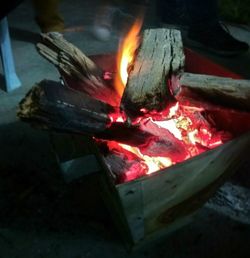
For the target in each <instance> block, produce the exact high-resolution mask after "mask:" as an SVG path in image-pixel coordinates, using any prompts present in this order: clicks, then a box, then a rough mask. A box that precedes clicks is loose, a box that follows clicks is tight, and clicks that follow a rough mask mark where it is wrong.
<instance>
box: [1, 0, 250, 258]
mask: <svg viewBox="0 0 250 258" xmlns="http://www.w3.org/2000/svg"><path fill="white" fill-rule="evenodd" d="M72 2H74V4H72ZM94 6H95V1H80V0H75V1H69V0H66V1H64V2H63V3H62V6H61V9H62V13H63V15H64V17H65V21H66V24H67V26H68V27H72V26H80V27H82V31H78V32H69V33H66V34H65V37H66V38H67V39H68V40H69V41H71V42H72V43H74V44H75V45H77V46H78V47H79V48H81V49H82V50H83V51H84V52H85V53H86V54H100V53H101V54H103V53H110V52H115V51H116V48H117V44H118V40H119V38H118V36H117V35H116V34H113V35H112V37H111V39H110V40H109V41H107V42H102V41H98V40H96V39H94V38H93V37H92V36H91V34H90V25H91V23H92V18H93V12H94ZM151 14H152V15H153V13H151ZM150 18H151V17H150ZM8 21H9V26H10V33H11V43H12V47H13V54H14V58H15V65H16V70H17V74H18V76H19V77H20V80H21V82H22V86H21V87H20V88H19V89H16V90H14V91H13V92H10V93H7V92H5V91H4V90H1V91H0V103H1V105H0V114H1V116H0V146H1V155H0V193H1V195H0V257H1V258H24V257H25V258H43V257H44V258H45V257H46V258H50V257H51V258H57V257H58V258H83V257H114V258H115V257H119V258H120V257H131V258H132V257H138V258H140V257H141V258H142V257H148V258H153V257H155V258H157V257H171V258H175V257H176V258H177V257H178V258H181V257H185V258H187V257H188V258H191V257H204V258H206V257H207V258H217V257H220V258H225V257H227V258H229V257H237V258H246V257H250V246H249V242H250V225H249V221H248V220H247V219H246V221H245V222H244V223H243V222H242V220H241V219H238V220H237V215H236V216H228V214H226V213H223V212H221V210H219V211H216V209H217V208H216V207H219V206H220V205H219V206H214V207H212V206H211V205H210V206H209V205H206V206H204V207H203V208H202V209H201V210H200V211H199V212H198V214H197V217H196V219H195V221H194V222H192V223H190V224H188V225H187V226H185V227H183V228H182V229H180V230H178V231H176V232H174V233H173V234H171V235H168V236H165V237H163V238H161V240H160V241H158V242H154V243H152V244H150V245H147V246H145V247H143V248H142V249H139V250H136V251H133V252H128V250H127V249H126V248H125V246H124V245H123V242H122V240H121V239H120V237H119V234H118V233H117V231H116V229H115V227H114V224H113V221H112V220H111V219H110V216H109V213H108V212H107V210H106V208H105V205H104V204H103V202H102V199H101V197H100V195H99V193H98V186H97V185H96V180H95V176H88V177H86V178H81V180H77V181H75V182H72V183H66V182H65V181H64V180H63V177H62V174H61V172H60V170H59V167H58V165H57V162H56V158H55V155H54V153H53V149H52V147H51V142H50V137H49V133H48V132H46V131H41V130H38V129H35V128H32V127H31V126H30V125H28V124H25V123H23V122H21V121H19V119H18V118H17V117H16V110H17V105H18V103H19V101H20V100H21V99H22V98H23V97H24V95H25V94H26V93H27V91H28V90H29V89H30V88H31V87H32V86H33V85H34V83H36V82H39V81H41V80H42V79H53V80H58V78H59V77H58V73H57V70H56V68H54V67H53V66H52V65H51V64H49V63H48V61H46V60H45V59H43V58H42V57H41V56H40V55H39V54H38V53H37V51H36V48H35V43H36V42H37V41H38V40H39V28H38V27H37V25H36V24H35V21H34V17H33V11H32V8H31V6H30V4H29V2H24V3H23V4H21V5H20V6H19V7H18V8H17V9H16V10H14V11H13V12H12V13H11V14H10V15H9V17H8ZM153 21H154V19H153V18H152V19H148V23H149V26H151V25H152V26H153V25H154V23H153ZM230 29H231V31H232V33H234V35H235V36H237V37H239V38H241V39H242V40H245V41H248V42H249V38H250V37H249V35H250V32H249V30H245V29H242V28H241V27H230ZM202 54H204V55H205V56H207V57H209V58H211V59H212V60H213V61H215V62H217V63H219V64H222V65H223V66H225V67H227V68H228V69H231V70H232V71H234V72H236V73H239V74H241V75H242V76H244V77H245V78H249V77H250V74H249V68H250V53H247V54H245V55H244V56H241V57H237V58H231V59H225V58H222V57H216V56H212V55H209V54H208V53H205V52H204V53H202ZM249 172H250V169H249V164H243V166H242V167H241V168H240V169H239V171H237V174H236V175H235V176H234V177H232V178H230V180H229V181H230V183H232V184H235V185H239V186H240V187H242V188H244V190H245V191H246V192H247V193H249V192H248V189H249V187H250V176H249ZM221 205H222V204H221ZM249 211H250V209H249ZM249 211H248V212H249ZM248 212H246V214H247V215H249V213H248ZM238 217H239V218H241V214H238ZM248 217H249V216H248Z"/></svg>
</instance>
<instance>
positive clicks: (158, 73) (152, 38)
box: [121, 29, 185, 117]
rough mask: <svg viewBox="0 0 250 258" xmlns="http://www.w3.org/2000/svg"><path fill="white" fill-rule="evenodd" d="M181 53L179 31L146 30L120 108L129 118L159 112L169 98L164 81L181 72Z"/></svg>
mask: <svg viewBox="0 0 250 258" xmlns="http://www.w3.org/2000/svg"><path fill="white" fill-rule="evenodd" d="M184 59H185V57H184V53H183V45H182V39H181V34H180V31H177V30H169V29H148V30H145V31H144V33H143V36H142V42H141V45H140V47H139V49H138V54H137V56H136V58H135V61H134V63H133V67H132V70H131V71H130V72H129V78H128V82H127V85H126V88H125V91H124V93H123V97H122V101H121V107H122V109H124V110H125V112H126V113H127V114H128V115H129V116H130V117H136V116H138V115H141V114H142V112H141V110H142V109H143V110H144V112H145V110H146V111H152V110H154V111H155V110H156V111H161V110H162V109H164V108H165V106H166V105H167V103H168V101H169V99H171V98H172V97H171V94H170V92H169V91H168V87H167V80H168V79H169V78H170V76H171V75H172V74H178V73H180V72H182V71H183V67H184Z"/></svg>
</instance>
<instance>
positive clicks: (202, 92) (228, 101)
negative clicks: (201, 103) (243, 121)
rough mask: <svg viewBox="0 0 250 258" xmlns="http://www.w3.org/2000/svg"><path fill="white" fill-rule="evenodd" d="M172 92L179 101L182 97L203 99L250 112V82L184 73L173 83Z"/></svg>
mask: <svg viewBox="0 0 250 258" xmlns="http://www.w3.org/2000/svg"><path fill="white" fill-rule="evenodd" d="M172 92H173V94H174V96H175V97H176V98H177V99H179V100H180V99H181V97H180V96H184V97H185V98H188V97H190V98H192V97H193V98H198V99H199V98H201V99H204V100H207V101H209V102H211V103H213V104H219V105H225V106H227V107H231V108H236V109H242V110H245V111H250V80H236V79H231V78H225V77H219V76H212V75H201V74H192V73H183V74H182V75H181V76H180V78H179V79H177V80H173V81H172ZM192 94H193V95H192Z"/></svg>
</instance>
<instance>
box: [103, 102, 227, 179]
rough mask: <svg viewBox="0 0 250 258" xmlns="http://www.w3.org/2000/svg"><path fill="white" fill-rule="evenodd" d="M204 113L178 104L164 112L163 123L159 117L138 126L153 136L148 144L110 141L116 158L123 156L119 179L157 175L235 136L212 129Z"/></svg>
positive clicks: (144, 119)
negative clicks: (134, 144) (155, 173)
mask: <svg viewBox="0 0 250 258" xmlns="http://www.w3.org/2000/svg"><path fill="white" fill-rule="evenodd" d="M203 111H204V110H202V109H197V108H195V107H194V108H193V107H190V106H189V107H186V106H182V105H179V104H178V103H176V104H175V105H173V106H172V107H171V108H170V109H169V110H166V111H164V112H162V114H164V115H162V117H161V120H158V118H159V114H157V116H156V117H154V116H152V117H141V118H140V123H139V124H138V126H139V128H140V129H141V131H142V132H148V133H150V135H152V137H150V138H148V139H147V142H146V143H144V144H141V145H138V146H136V147H135V146H130V145H127V144H123V143H118V142H114V141H106V144H107V146H108V149H109V150H110V152H111V153H112V155H118V156H119V157H120V158H121V156H122V158H121V159H122V161H120V162H121V164H120V165H119V166H118V167H119V171H116V172H117V174H120V173H122V176H121V177H120V178H119V176H118V179H117V182H118V183H122V182H127V181H130V180H134V179H136V178H138V177H140V176H143V175H146V174H151V173H154V172H156V171H159V170H161V169H163V168H166V167H170V166H172V165H174V164H176V163H178V162H182V161H184V160H187V159H189V158H191V157H194V156H196V155H199V154H201V153H202V152H204V151H207V150H209V149H213V148H215V147H217V146H219V145H221V144H222V143H224V142H225V140H229V139H230V138H231V135H230V134H229V133H228V132H224V131H217V130H216V129H215V128H214V127H212V126H211V124H210V123H208V121H207V120H206V119H205V118H204V117H203V115H202V112H203ZM118 120H119V119H118ZM128 137H129V136H128ZM124 163H125V164H126V165H124ZM111 169H112V165H111ZM114 170H116V169H114ZM120 170H123V171H120Z"/></svg>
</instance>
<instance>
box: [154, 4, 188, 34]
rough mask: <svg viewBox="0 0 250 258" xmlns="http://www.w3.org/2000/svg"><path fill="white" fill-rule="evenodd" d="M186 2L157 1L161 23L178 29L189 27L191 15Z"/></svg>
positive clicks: (157, 10)
mask: <svg viewBox="0 0 250 258" xmlns="http://www.w3.org/2000/svg"><path fill="white" fill-rule="evenodd" d="M186 2H187V1H185V0H157V1H156V14H157V16H158V20H159V22H160V23H163V24H166V25H169V26H170V25H173V26H176V27H177V28H178V27H179V28H181V29H182V28H183V29H184V28H187V27H188V26H189V23H190V21H189V13H188V11H187V6H186Z"/></svg>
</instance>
